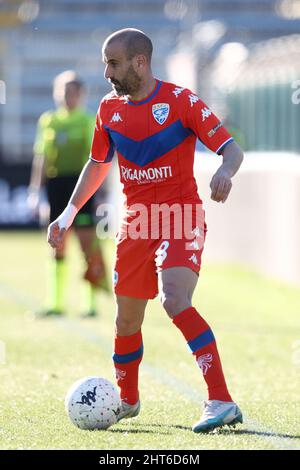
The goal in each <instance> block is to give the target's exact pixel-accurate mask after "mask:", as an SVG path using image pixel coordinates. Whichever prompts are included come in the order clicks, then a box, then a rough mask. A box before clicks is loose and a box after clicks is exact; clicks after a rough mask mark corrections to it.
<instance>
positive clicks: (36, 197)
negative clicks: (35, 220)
mask: <svg viewBox="0 0 300 470" xmlns="http://www.w3.org/2000/svg"><path fill="white" fill-rule="evenodd" d="M26 203H27V207H28V208H29V210H30V212H31V214H32V215H33V217H37V216H38V214H39V205H40V192H39V190H37V189H31V188H29V189H28V194H27V201H26Z"/></svg>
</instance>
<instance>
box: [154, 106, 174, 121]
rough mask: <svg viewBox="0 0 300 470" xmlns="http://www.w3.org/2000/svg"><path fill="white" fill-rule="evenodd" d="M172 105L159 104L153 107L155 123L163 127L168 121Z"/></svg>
mask: <svg viewBox="0 0 300 470" xmlns="http://www.w3.org/2000/svg"><path fill="white" fill-rule="evenodd" d="M169 112H170V105H169V104H168V103H157V104H154V105H153V106H152V114H153V117H154V119H155V121H156V122H157V123H158V124H160V125H162V124H164V123H165V122H166V120H167V119H168V116H169Z"/></svg>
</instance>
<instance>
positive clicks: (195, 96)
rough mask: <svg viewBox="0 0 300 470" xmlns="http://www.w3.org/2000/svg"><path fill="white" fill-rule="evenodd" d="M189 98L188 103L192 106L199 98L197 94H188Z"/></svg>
mask: <svg viewBox="0 0 300 470" xmlns="http://www.w3.org/2000/svg"><path fill="white" fill-rule="evenodd" d="M189 99H190V104H191V108H192V107H193V106H194V104H195V103H197V101H199V99H200V98H198V96H197V95H189Z"/></svg>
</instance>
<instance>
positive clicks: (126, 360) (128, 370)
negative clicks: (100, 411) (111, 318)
mask: <svg viewBox="0 0 300 470" xmlns="http://www.w3.org/2000/svg"><path fill="white" fill-rule="evenodd" d="M142 357H143V338H142V332H141V330H139V331H137V332H136V333H135V334H133V335H130V336H118V335H117V334H116V336H115V348H114V355H113V361H114V365H115V370H116V379H117V384H118V385H119V387H120V389H121V392H120V396H121V400H123V401H125V402H126V403H129V404H130V405H134V404H135V403H136V402H137V401H138V399H139V391H138V374H139V365H140V362H141V360H142Z"/></svg>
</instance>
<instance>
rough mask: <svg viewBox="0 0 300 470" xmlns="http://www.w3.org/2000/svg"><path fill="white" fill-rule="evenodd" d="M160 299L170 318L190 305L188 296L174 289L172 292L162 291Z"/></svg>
mask: <svg viewBox="0 0 300 470" xmlns="http://www.w3.org/2000/svg"><path fill="white" fill-rule="evenodd" d="M160 301H161V304H162V306H163V308H164V309H165V311H166V312H167V314H168V315H169V317H171V318H173V317H174V316H175V315H177V314H178V313H180V312H182V311H183V310H185V309H186V308H188V307H189V306H190V300H189V299H188V297H187V296H186V295H184V294H181V293H180V292H176V291H175V290H174V291H173V292H169V291H163V292H162V293H161V296H160Z"/></svg>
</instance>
